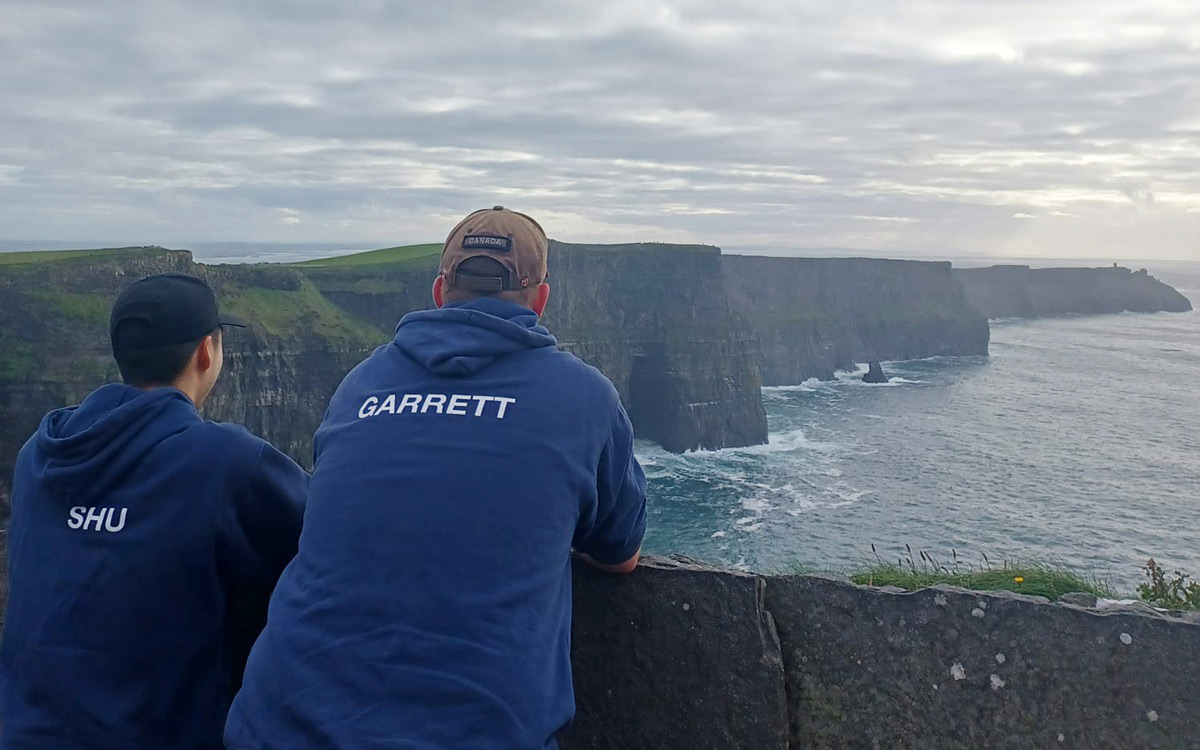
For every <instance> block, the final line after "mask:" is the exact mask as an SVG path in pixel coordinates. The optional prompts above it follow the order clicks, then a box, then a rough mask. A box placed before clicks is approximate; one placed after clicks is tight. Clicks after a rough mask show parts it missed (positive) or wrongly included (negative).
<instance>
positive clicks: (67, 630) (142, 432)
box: [0, 385, 308, 750]
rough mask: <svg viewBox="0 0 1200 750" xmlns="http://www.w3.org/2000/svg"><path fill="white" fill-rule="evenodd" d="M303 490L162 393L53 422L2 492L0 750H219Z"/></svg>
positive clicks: (126, 391) (228, 432)
mask: <svg viewBox="0 0 1200 750" xmlns="http://www.w3.org/2000/svg"><path fill="white" fill-rule="evenodd" d="M307 481H308V476H307V474H306V473H305V472H304V471H303V470H302V469H301V468H300V467H298V466H297V465H296V464H295V463H294V462H293V461H292V460H291V459H289V458H287V457H286V456H284V455H283V454H281V453H279V452H278V451H277V450H275V449H274V448H272V447H271V446H270V445H268V444H267V443H265V442H264V441H262V440H260V439H259V438H257V437H254V436H253V435H251V434H250V433H249V432H247V431H246V430H244V429H242V428H240V427H236V426H233V425H227V424H216V423H213V422H206V421H204V420H203V419H201V417H200V415H199V414H198V413H197V412H196V409H195V407H194V406H193V405H192V402H191V401H190V400H189V399H188V397H187V396H186V395H184V394H183V393H182V392H180V391H177V390H175V389H173V388H161V389H156V390H151V391H142V390H139V389H136V388H131V387H129V386H125V385H107V386H104V387H103V388H100V389H99V390H97V391H96V392H95V393H93V394H91V395H90V396H88V398H87V399H86V400H84V402H83V403H82V404H81V405H80V406H78V407H72V408H68V409H60V410H57V411H54V412H51V413H50V414H49V415H47V416H46V417H45V419H44V420H43V421H42V424H41V427H40V429H39V430H38V433H37V434H36V435H35V436H34V437H33V438H32V439H30V441H29V442H28V443H26V444H25V447H24V448H22V449H21V452H20V454H19V456H18V458H17V465H16V472H15V476H14V481H13V501H12V503H13V512H12V522H11V525H10V527H9V532H8V557H9V586H10V587H9V597H8V611H7V616H6V619H5V622H4V634H3V639H2V641H0V690H2V696H0V711H2V712H3V713H2V716H0V724H2V726H3V739H2V740H0V748H4V750H26V749H29V750H32V749H33V748H38V749H39V750H44V749H46V748H54V749H55V750H71V749H72V748H80V749H82V748H88V749H89V750H97V749H103V750H132V749H133V748H137V749H138V750H159V749H161V750H188V749H190V748H195V749H196V750H200V749H201V748H203V749H204V750H208V749H210V748H211V749H214V750H215V749H216V748H220V747H221V730H222V728H223V726H224V721H225V717H226V714H227V713H228V707H229V703H230V701H231V700H232V698H233V693H234V691H235V690H236V683H237V682H238V680H239V679H240V669H239V666H240V665H239V659H241V660H244V658H245V656H246V653H247V651H248V650H249V645H250V644H249V642H247V641H246V633H247V632H249V634H250V635H253V633H254V632H255V631H254V630H253V624H254V621H255V618H256V617H257V618H259V620H258V622H259V625H261V616H262V610H263V607H264V606H265V602H266V600H267V597H268V596H269V594H270V590H271V587H272V586H273V585H274V582H275V580H276V579H277V578H278V575H279V573H280V572H281V571H282V570H283V567H284V566H285V565H286V564H287V561H288V560H290V559H291V557H292V555H293V554H295V548H296V541H297V538H298V536H299V532H300V522H301V518H302V514H303V502H304V494H305V491H306V488H307Z"/></svg>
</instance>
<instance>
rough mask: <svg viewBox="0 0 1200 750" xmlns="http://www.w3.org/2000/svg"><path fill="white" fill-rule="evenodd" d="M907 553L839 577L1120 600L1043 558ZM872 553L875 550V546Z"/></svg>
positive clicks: (1103, 585)
mask: <svg viewBox="0 0 1200 750" xmlns="http://www.w3.org/2000/svg"><path fill="white" fill-rule="evenodd" d="M905 549H906V550H907V555H905V556H903V557H901V558H899V559H897V560H896V562H894V563H890V562H885V561H884V560H883V558H881V557H879V555H878V553H876V554H875V559H874V560H872V561H867V562H864V563H863V564H862V565H860V566H857V567H852V568H850V569H848V570H842V571H839V573H840V574H843V575H845V576H846V577H848V578H849V579H850V580H851V581H853V582H854V583H857V584H859V585H861V586H895V587H896V588H901V589H904V590H905V591H916V590H918V589H924V588H929V587H930V586H936V585H938V584H946V585H949V586H957V587H959V588H964V589H968V590H970V591H1014V592H1016V593H1018V594H1029V595H1030V596H1044V597H1046V598H1047V599H1049V600H1050V601H1057V600H1058V598H1059V597H1060V596H1062V595H1063V594H1070V593H1074V592H1084V593H1088V594H1094V595H1095V596H1097V597H1100V598H1102V599H1116V598H1118V593H1117V591H1116V590H1115V589H1114V588H1113V587H1112V586H1111V585H1110V584H1109V582H1108V581H1106V580H1104V579H1103V578H1101V577H1099V576H1097V575H1094V574H1090V573H1081V572H1079V571H1076V570H1072V569H1071V568H1069V567H1067V566H1066V565H1063V564H1061V563H1055V562H1047V561H1044V560H1017V561H1004V562H1001V563H993V562H992V561H991V560H989V559H988V558H987V557H986V556H984V557H983V559H982V560H981V561H980V562H979V563H978V564H974V563H970V562H966V561H964V560H960V559H959V558H958V554H957V553H955V552H952V553H951V554H952V557H951V559H950V560H945V561H943V560H937V559H935V558H934V557H933V555H932V554H930V553H928V552H925V551H923V550H922V551H919V552H918V554H917V556H916V557H914V556H913V552H912V549H911V548H909V547H908V545H905ZM871 551H872V552H875V545H873V544H872V545H871Z"/></svg>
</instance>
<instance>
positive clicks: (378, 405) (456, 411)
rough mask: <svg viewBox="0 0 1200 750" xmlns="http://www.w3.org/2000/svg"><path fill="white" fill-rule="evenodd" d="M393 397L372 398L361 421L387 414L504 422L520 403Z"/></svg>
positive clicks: (499, 399) (497, 399) (497, 398)
mask: <svg viewBox="0 0 1200 750" xmlns="http://www.w3.org/2000/svg"><path fill="white" fill-rule="evenodd" d="M397 396H398V394H395V393H392V394H389V395H388V396H387V397H386V398H383V399H382V400H381V399H380V398H379V397H378V396H371V397H370V398H368V399H367V400H366V401H364V402H363V405H362V407H361V408H359V410H358V418H359V419H366V418H367V417H378V416H380V415H383V414H429V413H434V414H448V415H450V416H455V417H479V418H481V419H482V418H487V417H495V418H496V419H504V415H505V414H506V413H507V412H508V407H510V406H512V405H513V404H515V403H517V400H516V399H515V398H507V397H505V396H464V395H461V394H454V395H450V396H448V395H446V394H444V393H425V394H421V393H405V394H403V395H400V396H399V398H398V399H397Z"/></svg>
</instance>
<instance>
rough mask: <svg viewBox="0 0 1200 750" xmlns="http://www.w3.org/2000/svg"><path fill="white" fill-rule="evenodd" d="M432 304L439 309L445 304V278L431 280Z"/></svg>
mask: <svg viewBox="0 0 1200 750" xmlns="http://www.w3.org/2000/svg"><path fill="white" fill-rule="evenodd" d="M433 304H435V305H437V306H438V307H441V306H442V305H445V304H446V277H445V276H440V275H439V276H438V277H437V278H436V279H434V280H433Z"/></svg>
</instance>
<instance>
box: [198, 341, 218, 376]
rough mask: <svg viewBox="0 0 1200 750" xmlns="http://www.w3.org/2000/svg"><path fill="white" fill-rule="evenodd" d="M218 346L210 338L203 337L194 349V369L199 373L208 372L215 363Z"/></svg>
mask: <svg viewBox="0 0 1200 750" xmlns="http://www.w3.org/2000/svg"><path fill="white" fill-rule="evenodd" d="M218 346H220V344H218V343H217V340H216V339H215V338H214V337H212V336H205V337H204V340H203V341H201V342H200V346H197V347H196V367H197V369H199V370H200V372H208V371H209V370H211V369H212V366H213V365H214V364H215V363H216V361H217V347H218Z"/></svg>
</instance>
